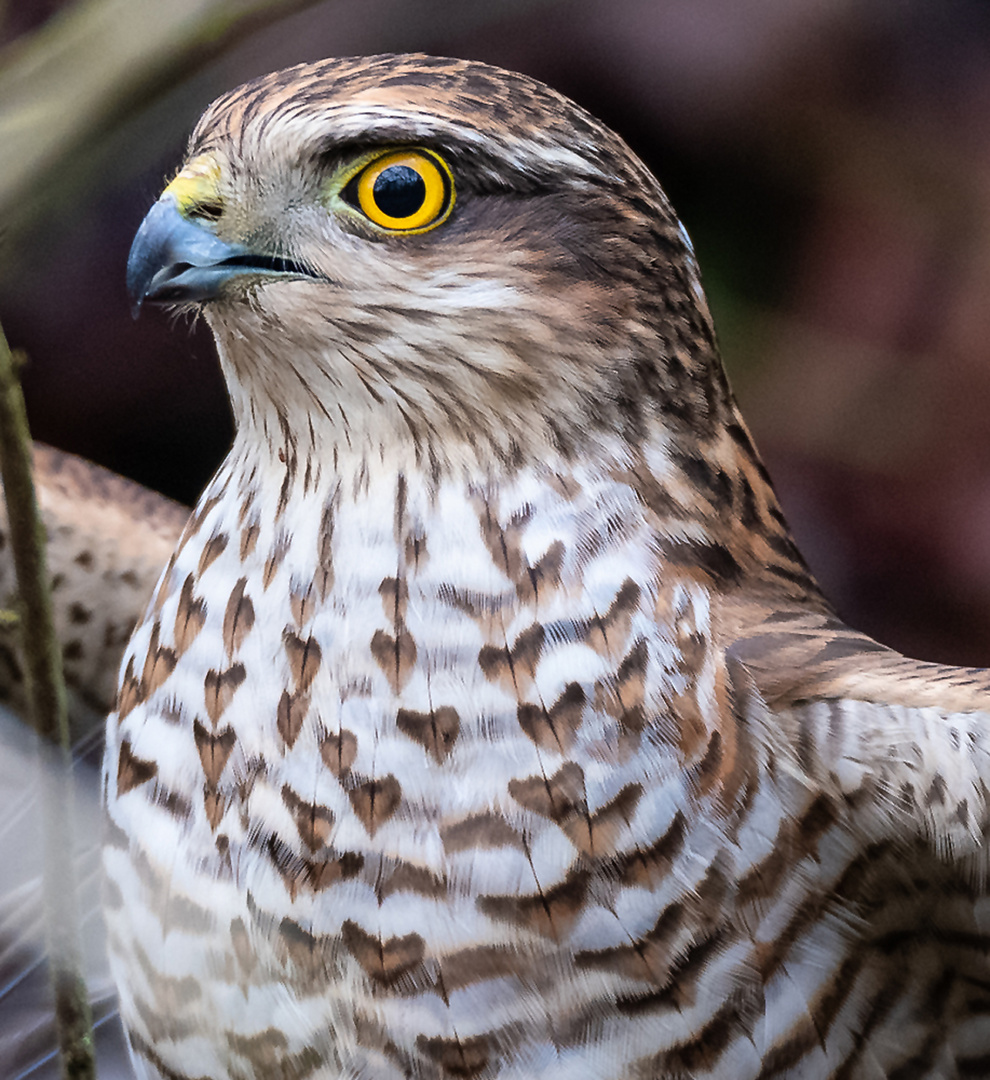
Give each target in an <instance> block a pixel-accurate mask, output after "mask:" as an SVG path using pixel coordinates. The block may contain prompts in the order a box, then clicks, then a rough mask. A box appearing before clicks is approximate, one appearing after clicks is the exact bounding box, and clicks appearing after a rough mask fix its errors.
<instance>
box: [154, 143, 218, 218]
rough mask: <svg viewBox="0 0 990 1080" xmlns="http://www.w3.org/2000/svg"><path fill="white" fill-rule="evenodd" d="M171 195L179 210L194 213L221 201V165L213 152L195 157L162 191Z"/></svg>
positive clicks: (163, 194)
mask: <svg viewBox="0 0 990 1080" xmlns="http://www.w3.org/2000/svg"><path fill="white" fill-rule="evenodd" d="M166 195H171V196H172V197H173V198H174V199H175V201H176V203H178V206H179V210H180V211H181V212H182V213H183V214H185V215H188V214H194V213H195V212H196V211H197V210H198V209H200V208H202V207H207V206H216V205H217V204H218V203H219V201H220V166H219V164H218V163H217V161H216V159H215V158H214V157H213V156H212V155H211V154H204V155H203V156H202V157H197V158H193V159H192V161H190V162H188V163H187V164H186V165H185V166H184V167H183V169H182V171H181V172H180V173H179V174H178V176H176V178H175V179H174V180H173V181H172V182H171V183H170V184H169V185H168V187H167V188H165V190H164V191H163V192H162V197H163V198H164V197H165V196H166Z"/></svg>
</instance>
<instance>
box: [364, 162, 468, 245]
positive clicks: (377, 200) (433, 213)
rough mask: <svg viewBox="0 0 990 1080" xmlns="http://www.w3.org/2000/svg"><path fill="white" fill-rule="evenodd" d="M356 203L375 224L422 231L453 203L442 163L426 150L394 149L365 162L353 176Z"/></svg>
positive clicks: (449, 180) (442, 218) (450, 184)
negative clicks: (355, 183) (355, 175)
mask: <svg viewBox="0 0 990 1080" xmlns="http://www.w3.org/2000/svg"><path fill="white" fill-rule="evenodd" d="M357 201H358V206H359V207H360V208H361V210H362V211H363V212H364V214H365V215H366V216H367V217H368V219H369V220H371V221H373V222H374V223H375V224H376V225H380V226H381V227H382V228H385V229H395V230H396V231H401V232H425V231H426V230H427V229H431V228H433V227H434V226H436V225H439V224H440V223H441V222H443V221H445V220H446V219H447V216H448V215H449V214H450V211H451V208H452V207H453V205H454V184H453V176H452V175H451V172H450V169H449V168H448V167H447V164H446V162H444V161H443V160H442V159H441V158H439V157H437V156H436V155H435V154H432V153H430V152H429V151H426V150H394V151H391V152H390V153H387V154H383V155H382V156H381V157H379V158H376V159H375V160H374V161H372V162H371V163H370V164H369V165H366V166H365V168H364V169H363V170H362V172H361V174H360V175H359V176H358V179H357Z"/></svg>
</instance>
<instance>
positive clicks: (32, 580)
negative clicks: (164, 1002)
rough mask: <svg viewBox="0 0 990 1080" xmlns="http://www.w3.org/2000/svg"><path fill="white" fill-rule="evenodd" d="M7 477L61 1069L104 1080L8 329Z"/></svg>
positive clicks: (4, 365) (72, 1076) (1, 435)
mask: <svg viewBox="0 0 990 1080" xmlns="http://www.w3.org/2000/svg"><path fill="white" fill-rule="evenodd" d="M0 477H2V480H3V492H4V498H5V500H6V503H7V522H8V529H9V532H10V547H11V553H12V555H13V559H14V569H15V571H16V574H17V587H18V596H19V608H20V609H19V614H20V631H21V641H22V644H23V649H24V661H25V669H26V672H27V691H28V702H29V714H30V717H31V722H32V724H33V725H34V728H35V730H36V731H37V733H38V735H39V736H40V738H39V747H40V750H41V754H40V758H41V762H40V765H41V768H40V773H41V783H40V795H41V817H42V828H43V830H44V848H45V869H44V881H43V888H44V896H45V908H46V911H45V916H46V923H47V932H48V956H49V966H50V969H51V974H52V982H53V984H54V988H55V1026H56V1030H57V1031H58V1040H59V1050H60V1053H61V1061H62V1075H63V1077H65V1078H66V1080H95V1077H96V1061H95V1058H94V1053H93V1027H92V1018H91V1015H90V1007H89V996H88V994H87V992H86V984H85V982H84V980H83V977H82V974H81V963H80V955H81V949H80V943H79V942H80V934H79V910H78V905H77V901H76V886H75V867H74V864H73V859H72V829H71V822H72V754H71V751H70V747H69V719H68V709H67V707H66V693H65V682H64V680H63V678H62V654H61V652H60V649H59V644H58V639H57V638H56V636H55V626H54V620H53V618H52V601H51V594H50V592H49V587H48V567H47V562H46V559H45V530H44V526H43V525H42V522H41V516H40V514H39V513H38V503H37V499H36V498H35V493H34V485H33V483H32V480H31V436H30V433H29V431H28V423H27V414H26V412H25V409H24V395H23V394H22V392H21V386H20V382H19V381H18V378H17V374H16V371H15V365H14V358H13V356H12V355H11V352H10V348H9V347H8V345H7V340H6V338H5V337H4V334H3V330H2V329H0Z"/></svg>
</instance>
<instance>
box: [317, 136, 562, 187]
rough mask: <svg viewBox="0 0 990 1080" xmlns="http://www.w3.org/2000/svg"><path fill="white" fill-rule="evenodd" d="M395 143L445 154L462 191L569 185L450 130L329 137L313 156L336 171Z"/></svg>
mask: <svg viewBox="0 0 990 1080" xmlns="http://www.w3.org/2000/svg"><path fill="white" fill-rule="evenodd" d="M395 146H410V147H413V146H416V147H423V148H424V149H427V150H432V151H433V152H434V153H435V154H438V155H439V156H441V157H442V158H443V159H444V160H445V161H447V162H448V164H449V165H450V166H451V169H452V170H453V172H454V176H455V179H456V181H457V184H458V188H459V190H460V191H461V192H464V191H471V192H474V193H476V194H479V195H495V194H515V195H535V194H540V193H547V192H550V191H559V190H561V189H562V188H564V187H566V186H567V184H566V183H563V182H562V181H561V180H560V178H559V177H558V176H557V174H553V173H548V174H547V175H545V176H544V175H534V174H533V172H532V171H531V170H527V169H523V168H521V167H520V166H519V164H518V163H516V162H513V161H512V160H510V159H509V158H508V157H503V156H500V155H498V154H494V153H491V152H487V151H485V150H482V149H480V148H479V147H478V146H476V145H475V144H474V143H472V142H468V141H467V140H459V139H457V138H454V137H451V136H450V135H449V134H447V133H446V132H444V133H443V135H442V137H434V138H430V137H429V136H427V137H423V136H419V137H416V136H414V135H410V134H409V133H401V132H389V131H381V130H375V131H373V132H368V134H367V136H356V137H351V138H348V139H345V140H337V139H333V138H332V137H329V138H327V139H326V140H324V141H323V142H321V143H320V144H319V145H317V147H316V148H315V149H314V151H313V155H312V158H313V160H314V162H315V163H316V164H317V167H318V168H320V169H321V170H322V171H325V172H327V173H332V172H334V171H336V170H337V169H339V168H342V167H345V166H346V165H348V164H350V163H351V162H353V161H355V160H356V159H357V158H359V157H361V156H363V155H365V154H367V153H368V152H369V151H374V150H376V149H379V148H381V149H383V150H384V149H387V148H389V147H395Z"/></svg>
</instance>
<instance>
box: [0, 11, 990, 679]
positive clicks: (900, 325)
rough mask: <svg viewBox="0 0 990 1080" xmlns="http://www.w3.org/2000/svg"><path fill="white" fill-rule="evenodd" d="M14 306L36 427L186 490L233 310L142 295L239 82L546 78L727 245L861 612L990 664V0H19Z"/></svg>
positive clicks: (8, 286) (791, 470) (813, 530)
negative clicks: (350, 57) (414, 64)
mask: <svg viewBox="0 0 990 1080" xmlns="http://www.w3.org/2000/svg"><path fill="white" fill-rule="evenodd" d="M0 10H2V19H0V43H2V51H0V222H2V226H3V233H2V238H0V319H2V322H3V325H4V327H5V329H6V331H7V335H8V337H9V339H10V342H11V344H12V345H14V346H19V347H21V348H23V349H24V350H26V352H27V353H28V355H29V358H30V366H29V367H28V369H27V371H26V373H25V385H26V391H27V395H28V404H29V409H30V415H31V422H32V426H33V431H34V434H35V436H36V437H37V438H40V439H42V440H45V441H47V442H50V443H53V444H54V445H56V446H58V447H61V448H63V449H67V450H72V451H75V452H76V453H79V454H83V455H85V456H86V457H89V458H92V459H93V460H95V461H98V462H100V463H102V464H104V465H107V466H109V467H111V468H113V469H116V470H118V471H119V472H122V473H124V474H125V475H127V476H130V477H133V478H136V479H138V480H140V481H142V482H143V483H145V484H148V485H150V486H151V487H154V488H156V489H157V490H159V491H162V492H165V493H166V494H168V495H171V496H173V497H175V498H178V499H181V500H183V501H186V502H189V501H192V500H193V499H194V498H195V496H196V494H197V492H198V491H199V489H200V488H201V486H202V485H203V484H204V482H205V481H206V479H207V478H208V476H209V475H210V473H211V472H212V470H213V469H214V468H215V466H216V465H217V464H218V462H219V460H220V458H221V457H222V455H223V453H224V451H225V449H226V447H227V445H228V441H229V439H230V427H229V418H228V413H227V407H226V401H225V395H224V390H223V386H222V384H221V381H220V378H219V373H218V370H217V365H216V363H215V360H214V357H213V349H212V345H211V343H210V341H209V338H208V336H207V335H206V334H205V333H204V332H203V331H202V329H191V328H190V327H189V326H187V325H186V324H185V323H183V322H179V323H174V324H173V323H170V321H169V318H168V316H166V315H165V314H163V313H162V312H160V311H157V310H148V311H147V312H146V313H145V314H144V315H143V316H142V318H141V320H140V321H139V322H137V323H135V322H133V321H132V320H131V318H130V315H129V312H128V307H127V299H126V296H125V293H124V284H123V281H124V264H125V261H126V258H127V252H128V247H129V245H130V242H131V239H132V237H133V235H134V232H135V230H136V228H137V226H138V224H139V222H140V220H141V218H142V216H143V215H144V213H145V211H146V210H147V208H148V206H149V205H150V203H151V202H152V201H153V200H154V199H155V198H156V197H157V195H158V193H159V191H160V189H161V186H162V184H163V182H164V181H165V180H166V179H168V178H169V176H170V173H171V171H172V170H173V169H174V168H175V166H176V165H177V163H178V161H179V159H180V156H181V153H182V147H183V142H184V139H185V136H186V134H187V133H188V131H189V129H190V127H191V126H192V124H193V123H194V122H195V120H196V118H197V116H198V114H199V113H200V112H201V110H202V109H203V107H204V106H205V105H206V104H207V103H208V102H209V101H210V100H211V99H212V98H213V97H214V96H216V95H217V94H218V93H220V92H221V91H223V90H226V89H228V88H230V87H232V86H235V85H236V84H238V83H240V82H242V81H243V80H245V79H248V78H251V77H252V76H255V75H258V74H261V73H263V72H265V71H269V70H271V69H273V68H277V67H282V66H285V65H288V64H293V63H297V62H300V61H306V60H315V59H317V58H320V57H324V56H329V55H343V54H355V53H373V52H381V51H404V50H422V51H426V52H431V53H439V54H447V55H453V56H463V57H471V58H477V59H481V60H485V61H488V62H491V63H494V64H498V65H501V66H504V67H509V68H515V69H518V70H521V71H524V72H527V73H529V74H530V75H534V76H536V77H537V78H539V79H542V80H544V81H546V82H549V83H551V84H552V85H553V86H555V87H557V88H558V89H560V90H562V91H564V92H565V93H566V94H568V95H570V96H571V97H573V98H575V99H576V100H577V101H578V102H580V103H581V104H582V105H584V106H586V107H587V108H588V109H590V110H591V111H592V112H594V113H596V114H597V115H599V116H600V117H602V118H603V119H604V120H605V121H606V122H607V123H609V124H610V125H611V126H612V127H614V128H615V129H616V130H617V131H619V132H620V133H621V134H622V135H624V136H625V138H626V139H627V140H628V142H629V143H630V144H631V145H632V146H633V148H634V149H635V150H636V151H637V152H638V153H639V154H640V155H641V156H642V157H643V158H644V159H645V160H646V161H647V163H648V164H649V165H650V166H651V168H652V169H653V170H654V171H655V172H656V174H657V175H658V176H659V177H660V179H661V182H662V183H663V184H664V186H665V187H666V189H667V191H668V193H669V195H670V196H671V199H672V200H673V202H674V205H675V206H676V207H677V209H678V211H679V212H680V214H681V216H682V218H683V219H684V221H685V223H686V225H687V228H688V230H689V232H690V233H691V235H692V236H693V238H694V240H695V245H696V248H697V251H698V256H699V259H700V262H701V266H702V270H703V273H704V278H705V283H706V286H707V288H708V291H709V293H710V296H711V300H712V306H713V309H714V312H715V316H716V321H717V324H718V327H719V332H720V335H721V339H722V345H723V349H724V354H725V361H726V365H727V367H728V369H729V374H730V378H731V379H732V382H733V384H734V386H735V389H736V392H737V394H738V397H739V399H740V401H741V404H742V408H743V412H744V414H745V415H746V417H747V419H748V421H749V423H750V425H751V426H752V428H753V429H754V432H755V436H756V440H757V444H758V446H759V447H760V449H761V451H762V453H763V455H764V457H765V458H766V460H767V463H768V465H769V468H770V471H771V473H772V475H773V476H774V478H775V481H776V484H777V487H778V490H779V493H780V495H781V498H782V501H783V503H784V507H785V510H786V512H787V514H788V516H789V518H790V520H791V522H792V525H793V527H794V530H795V532H796V533H797V535H798V538H799V541H800V542H801V544H802V546H803V548H804V550H805V552H806V554H807V556H808V557H809V559H810V562H811V564H812V566H813V567H814V569H815V570H816V571H817V573H818V575H819V576H820V578H821V580H822V581H823V583H824V585H825V588H826V591H827V592H828V593H829V595H830V596H831V597H832V599H833V600H834V602H835V603H836V604H837V606H838V608H839V610H840V612H841V613H842V614H843V615H844V617H845V618H846V619H847V620H848V621H850V622H852V623H853V624H854V625H855V626H857V627H859V628H861V629H863V630H866V631H867V632H869V633H871V634H873V635H875V636H877V637H879V638H880V639H881V640H883V641H884V642H886V643H888V644H890V645H893V646H895V647H896V648H898V649H901V650H903V651H906V652H908V653H911V654H912V655H915V656H919V657H922V658H925V659H932V660H942V661H949V662H954V663H961V664H977V665H987V664H988V663H990V423H988V418H987V414H988V407H990V119H988V118H990V5H987V4H985V3H984V2H982V0H798V2H794V0H503V2H501V3H492V2H490V0H486V2H484V3H482V2H479V0H420V2H411V0H323V2H321V3H304V2H302V0H281V2H274V3H273V2H265V0H170V2H169V3H168V4H164V3H161V2H160V0H82V2H74V3H73V2H61V0H16V2H13V3H10V2H8V3H7V4H6V6H5V7H2V8H0Z"/></svg>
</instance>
